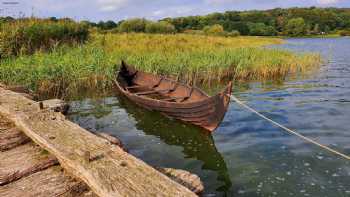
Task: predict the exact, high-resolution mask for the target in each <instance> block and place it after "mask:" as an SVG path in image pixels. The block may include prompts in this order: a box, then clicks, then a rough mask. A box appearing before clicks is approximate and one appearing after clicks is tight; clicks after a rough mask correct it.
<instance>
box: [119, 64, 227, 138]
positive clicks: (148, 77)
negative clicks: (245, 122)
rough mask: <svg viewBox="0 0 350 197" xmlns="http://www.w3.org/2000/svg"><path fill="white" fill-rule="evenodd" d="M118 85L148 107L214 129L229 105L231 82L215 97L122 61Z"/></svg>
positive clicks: (120, 89)
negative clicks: (139, 69) (137, 68)
mask: <svg viewBox="0 0 350 197" xmlns="http://www.w3.org/2000/svg"><path fill="white" fill-rule="evenodd" d="M114 81H115V85H116V87H117V89H118V91H119V92H121V93H122V94H123V95H125V96H126V97H127V98H128V99H130V100H131V101H133V102H135V103H136V104H137V105H139V106H141V107H144V108H146V109H149V110H155V111H159V112H160V113H162V114H164V115H166V116H168V117H172V118H175V119H179V120H182V121H185V122H189V123H191V124H194V125H197V126H200V127H202V128H204V129H206V130H208V131H211V132H212V131H214V130H215V129H216V128H217V127H218V126H219V124H220V122H221V121H222V119H223V118H224V116H225V113H226V111H227V108H228V106H229V102H230V97H229V95H231V90H232V82H230V83H229V84H228V85H227V86H226V88H225V89H224V90H223V91H222V92H220V93H218V94H217V95H215V96H212V97H210V96H208V95H207V94H206V93H204V92H203V91H202V90H200V89H198V88H196V87H191V86H189V85H186V84H182V83H179V82H176V81H174V80H172V79H168V78H165V77H162V76H157V75H153V74H150V73H145V72H142V71H138V70H136V69H135V67H134V66H131V65H127V64H126V63H125V62H124V61H122V64H121V67H120V70H119V72H118V75H117V76H116V79H115V80H114Z"/></svg>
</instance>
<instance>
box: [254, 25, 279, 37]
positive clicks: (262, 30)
mask: <svg viewBox="0 0 350 197" xmlns="http://www.w3.org/2000/svg"><path fill="white" fill-rule="evenodd" d="M248 27H249V35H252V36H275V35H277V31H276V30H275V28H274V27H272V26H267V25H265V24H264V23H248Z"/></svg>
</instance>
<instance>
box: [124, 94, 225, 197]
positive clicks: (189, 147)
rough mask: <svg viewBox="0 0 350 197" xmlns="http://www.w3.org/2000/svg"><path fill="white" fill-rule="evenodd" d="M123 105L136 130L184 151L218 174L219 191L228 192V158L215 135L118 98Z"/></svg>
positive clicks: (205, 167)
mask: <svg viewBox="0 0 350 197" xmlns="http://www.w3.org/2000/svg"><path fill="white" fill-rule="evenodd" d="M118 100H119V105H120V107H122V108H124V109H125V110H126V111H127V113H129V114H130V115H132V116H133V117H134V118H135V120H136V125H135V126H136V128H137V129H139V130H142V131H143V132H144V133H145V134H146V135H152V136H156V137H158V138H159V139H160V140H161V141H163V142H164V143H166V144H168V145H174V146H179V147H181V148H182V149H183V151H182V152H183V154H184V155H185V158H186V159H189V158H191V159H196V160H198V161H201V162H202V163H203V164H202V166H201V168H202V169H203V170H210V171H213V172H215V173H216V174H217V181H218V182H220V186H219V187H217V188H216V191H219V192H224V191H228V190H229V189H230V188H231V186H232V182H231V179H230V175H229V173H228V168H227V165H226V163H225V160H224V158H223V157H222V155H221V154H220V152H219V151H218V150H217V148H216V146H215V143H214V140H213V137H212V135H211V134H210V133H209V132H208V131H206V130H204V129H202V128H199V127H196V126H193V125H189V124H186V123H183V122H180V121H178V120H175V119H169V118H166V117H164V116H163V115H161V114H160V113H158V112H153V111H148V110H145V109H143V108H141V107H139V106H137V105H136V104H134V103H132V102H130V101H129V100H127V99H126V98H125V97H123V96H120V95H118Z"/></svg>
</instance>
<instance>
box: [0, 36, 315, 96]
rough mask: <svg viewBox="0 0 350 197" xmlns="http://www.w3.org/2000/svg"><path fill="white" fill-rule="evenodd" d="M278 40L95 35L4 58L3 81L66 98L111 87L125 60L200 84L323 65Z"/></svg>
mask: <svg viewBox="0 0 350 197" xmlns="http://www.w3.org/2000/svg"><path fill="white" fill-rule="evenodd" d="M280 43H282V40H280V39H273V38H258V37H234V38H225V37H208V36H200V35H187V34H186V35H185V34H175V35H160V34H159V35H157V34H156V35H154V34H152V35H150V34H106V35H100V34H95V35H94V36H93V37H92V38H91V40H90V41H89V42H88V43H86V44H85V45H79V46H77V47H74V48H71V47H68V46H62V47H57V48H55V49H54V50H53V51H52V52H50V53H43V52H37V53H35V54H33V55H30V56H24V55H23V56H20V57H17V58H11V59H10V58H8V59H5V60H2V61H1V67H0V80H1V81H4V82H6V83H9V84H24V85H26V86H29V87H31V88H34V89H35V90H37V91H38V92H39V93H41V94H46V95H50V96H55V97H66V96H69V95H74V94H76V93H77V92H79V91H97V90H100V91H105V90H109V89H110V88H111V87H112V79H113V78H114V74H115V68H116V66H115V65H116V64H117V65H119V63H120V61H121V60H125V61H126V62H128V63H130V64H133V65H135V66H136V67H137V68H139V69H141V70H143V71H146V72H152V73H155V74H161V75H167V76H170V77H173V78H175V79H178V80H182V81H185V82H187V83H189V84H196V85H201V84H206V85H208V84H209V85H210V84H212V83H218V82H222V81H226V80H230V79H235V80H252V79H258V80H267V79H275V78H276V79H277V78H278V79H281V78H284V77H286V76H287V75H289V74H290V73H297V72H300V71H306V70H310V69H311V68H313V67H315V66H317V65H319V64H320V61H321V60H320V57H319V55H315V54H294V53H292V52H289V51H285V50H281V49H267V48H263V47H262V46H265V45H269V44H280Z"/></svg>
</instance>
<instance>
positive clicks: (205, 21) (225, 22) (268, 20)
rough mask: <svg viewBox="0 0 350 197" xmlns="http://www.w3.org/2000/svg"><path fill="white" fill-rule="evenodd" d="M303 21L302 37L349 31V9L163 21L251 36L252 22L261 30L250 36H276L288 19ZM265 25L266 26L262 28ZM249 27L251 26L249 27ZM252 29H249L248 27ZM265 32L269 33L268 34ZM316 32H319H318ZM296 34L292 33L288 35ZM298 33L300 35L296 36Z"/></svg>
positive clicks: (180, 27)
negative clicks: (209, 27)
mask: <svg viewBox="0 0 350 197" xmlns="http://www.w3.org/2000/svg"><path fill="white" fill-rule="evenodd" d="M295 18H303V19H304V22H305V29H306V30H305V29H304V30H303V31H302V33H303V34H302V35H307V34H309V33H312V34H320V33H321V32H326V33H327V32H332V31H334V30H342V29H348V28H350V9H349V8H316V7H310V8H289V9H281V8H276V9H272V10H266V11H256V10H253V11H242V12H236V11H227V12H225V13H213V14H208V15H205V16H189V17H178V18H167V19H164V20H166V21H168V22H170V23H172V24H173V25H174V26H175V28H176V30H177V31H178V32H184V31H186V30H189V29H191V30H201V29H203V27H205V26H212V25H215V24H218V25H222V26H223V28H224V30H225V31H227V32H230V31H233V30H237V31H239V32H240V33H241V34H242V35H251V31H250V28H249V27H248V26H249V24H251V23H257V24H259V25H258V26H260V27H261V28H262V29H263V30H257V29H256V28H254V27H253V32H254V33H253V35H276V34H283V33H285V27H286V26H287V23H288V22H289V21H290V20H291V19H295ZM261 24H264V25H265V26H262V25H261ZM250 26H251V25H250ZM251 28H252V27H251ZM267 32H268V33H267ZM317 32H318V33H317ZM293 33H296V32H293V31H292V32H291V34H293ZM297 34H299V33H297Z"/></svg>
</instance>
